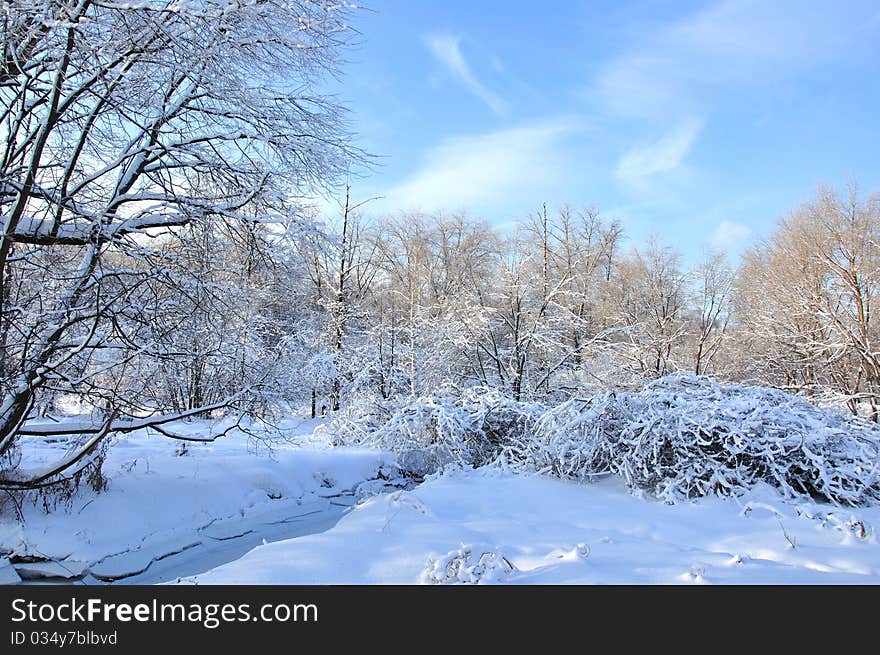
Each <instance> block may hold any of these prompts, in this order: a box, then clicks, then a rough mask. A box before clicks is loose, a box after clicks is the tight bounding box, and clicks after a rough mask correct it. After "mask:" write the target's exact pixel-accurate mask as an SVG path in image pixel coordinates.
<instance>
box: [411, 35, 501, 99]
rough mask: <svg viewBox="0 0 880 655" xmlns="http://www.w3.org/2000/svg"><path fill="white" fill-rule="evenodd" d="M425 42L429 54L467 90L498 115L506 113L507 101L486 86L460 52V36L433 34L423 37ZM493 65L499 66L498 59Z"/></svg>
mask: <svg viewBox="0 0 880 655" xmlns="http://www.w3.org/2000/svg"><path fill="white" fill-rule="evenodd" d="M425 44H426V45H427V46H428V50H430V51H431V54H432V55H434V57H435V58H436V59H437V60H438V61H440V63H442V64H443V65H444V66H445V67H446V69H447V70H448V71H449V73H450V74H451V75H452V76H453V77H454V78H455V79H456V80H457V81H458V82H459V83H461V84H462V85H463V86H464V87H465V88H466V89H467V90H468V91H470V92H471V93H472V94H473V95H475V96H476V97H477V98H479V99H480V100H482V101H483V102H484V103H485V104H486V105H487V106H488V107H489V109H491V110H492V111H493V112H495V113H496V114H498V115H499V116H503V115H504V114H506V113H507V110H508V105H507V102H506V101H505V100H504V99H503V98H501V96H499V95H498V94H496V93H495V92H493V91H491V90H490V89H489V88H487V87H486V85H484V84H483V83H482V82H480V80H479V79H477V76H476V75H475V74H474V71H473V70H472V69H471V67H470V65H469V64H468V62H467V60H466V59H465V58H464V55H463V54H462V52H461V38H460V37H457V36H451V35H448V34H433V35H429V36H426V37H425ZM493 66H494V67H495V68H496V69H498V68H499V67H501V61H500V60H499V59H497V58H496V59H495V60H493Z"/></svg>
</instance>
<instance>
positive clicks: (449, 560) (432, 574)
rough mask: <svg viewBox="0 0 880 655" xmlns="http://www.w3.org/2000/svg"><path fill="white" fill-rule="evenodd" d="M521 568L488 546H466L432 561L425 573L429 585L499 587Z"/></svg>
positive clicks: (424, 580)
mask: <svg viewBox="0 0 880 655" xmlns="http://www.w3.org/2000/svg"><path fill="white" fill-rule="evenodd" d="M516 570H517V568H516V567H515V566H514V565H513V564H512V563H511V561H510V559H509V558H508V557H507V556H506V555H505V554H504V553H503V552H501V551H498V550H497V549H493V548H490V547H488V546H466V545H462V547H461V548H457V549H456V550H453V551H450V552H449V553H447V554H446V555H444V556H442V557H439V558H437V559H430V560H428V566H427V568H426V569H425V571H424V572H423V573H422V581H423V582H425V583H427V584H497V583H499V582H504V581H505V580H506V579H507V578H508V576H510V575H511V574H512V573H514V572H515V571H516Z"/></svg>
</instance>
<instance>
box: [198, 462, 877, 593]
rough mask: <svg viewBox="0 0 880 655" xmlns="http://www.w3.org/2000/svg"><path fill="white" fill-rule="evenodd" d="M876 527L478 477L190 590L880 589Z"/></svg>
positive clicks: (770, 495)
mask: <svg viewBox="0 0 880 655" xmlns="http://www.w3.org/2000/svg"><path fill="white" fill-rule="evenodd" d="M878 519H880V511H878V508H872V509H869V510H858V511H850V510H846V509H841V508H837V507H833V506H829V505H817V504H813V503H792V502H784V501H783V500H781V499H780V498H779V496H778V495H777V494H776V492H775V491H773V490H772V489H769V488H763V489H757V490H755V491H754V492H753V493H751V494H750V495H749V496H747V497H745V498H741V499H739V500H734V499H722V498H708V499H701V500H699V501H694V502H688V503H683V504H677V505H666V504H663V503H661V502H658V501H656V500H653V499H645V498H639V497H636V496H633V495H632V494H630V493H629V492H628V491H627V490H626V489H625V487H624V485H623V484H622V483H621V482H620V481H619V480H618V479H606V480H604V481H602V482H599V483H594V484H578V483H574V482H565V481H560V480H556V479H550V478H543V477H537V476H523V475H512V474H498V473H497V472H495V471H486V470H476V471H468V472H462V473H457V474H454V475H450V476H445V477H440V478H437V479H433V480H429V481H427V482H425V483H424V484H422V485H421V486H419V487H417V488H415V489H412V490H409V491H398V492H394V493H391V494H386V495H383V496H377V497H372V498H369V499H367V500H366V501H365V502H363V503H362V504H360V505H359V506H358V507H357V508H356V509H354V511H352V512H351V513H349V514H347V515H346V516H344V517H343V518H342V519H341V520H340V521H339V522H338V523H337V524H336V525H335V526H334V527H333V528H331V529H329V530H327V531H326V532H323V533H321V534H312V535H308V536H303V537H299V538H296V539H290V540H287V541H282V542H278V543H272V544H269V545H266V546H260V547H258V548H256V549H254V550H253V551H251V552H250V553H248V554H247V555H245V556H244V557H242V558H241V559H239V560H237V561H235V562H232V563H229V564H226V565H224V566H221V567H218V568H216V569H213V570H211V571H209V572H207V573H204V574H202V575H197V576H193V577H191V578H188V579H187V580H185V581H186V582H193V583H198V584H268V583H275V584H279V583H283V584H315V583H329V584H335V583H339V584H342V583H404V584H408V583H420V582H474V581H485V582H509V583H520V584H529V583H539V584H561V583H576V584H592V583H617V584H655V583H660V584H681V583H684V584H702V583H745V584H757V583H761V584H801V583H804V584H825V583H832V584H852V583H871V584H877V583H880V547H878V543H877V539H876V535H875V533H874V530H873V528H872V524H876V522H877V520H878ZM859 521H861V523H860V522H859ZM786 535H788V536H786ZM789 539H790V540H791V542H790V541H789ZM792 543H793V544H794V547H792Z"/></svg>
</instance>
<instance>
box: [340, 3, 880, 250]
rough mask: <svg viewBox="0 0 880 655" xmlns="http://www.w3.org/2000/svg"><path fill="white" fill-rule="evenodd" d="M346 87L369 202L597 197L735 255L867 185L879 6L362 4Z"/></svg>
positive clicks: (491, 206) (490, 202)
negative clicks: (813, 203) (826, 191)
mask: <svg viewBox="0 0 880 655" xmlns="http://www.w3.org/2000/svg"><path fill="white" fill-rule="evenodd" d="M368 4H369V6H370V8H371V9H372V10H373V11H372V12H359V15H358V17H357V19H356V27H357V28H358V29H359V30H360V32H361V34H362V37H361V41H362V42H361V44H360V46H359V47H357V48H356V49H355V50H353V51H351V52H350V53H349V57H348V58H349V64H348V65H346V67H345V74H344V78H343V81H342V85H341V89H340V91H339V93H340V94H341V97H342V99H343V100H344V101H345V103H346V104H347V106H348V107H349V108H350V109H351V110H352V115H351V119H352V124H353V127H354V129H355V130H356V132H357V133H358V143H359V144H360V145H361V146H362V147H364V148H365V149H366V150H368V151H369V152H371V153H373V154H375V155H378V156H379V161H380V165H379V166H378V167H377V168H376V169H375V170H374V171H373V172H371V173H370V174H369V175H367V176H366V177H363V178H361V179H356V180H354V184H353V187H354V192H355V195H356V196H358V197H366V196H372V195H381V196H383V199H382V200H380V201H377V202H374V203H372V204H371V205H370V206H369V207H370V209H369V212H370V213H374V214H378V213H386V212H394V211H398V210H402V209H406V210H414V209H420V210H423V211H438V210H445V211H455V210H459V209H466V210H467V211H468V213H469V214H470V215H472V216H474V217H478V218H483V219H485V220H487V221H489V222H491V223H493V224H495V225H499V226H504V225H508V224H510V223H511V222H512V221H515V220H517V219H522V218H524V217H526V216H527V215H528V214H529V212H533V211H535V210H537V209H538V208H539V207H540V205H541V203H542V202H544V201H546V202H547V203H548V204H549V205H550V206H551V207H555V206H558V205H559V204H561V203H563V202H568V203H570V204H571V205H573V206H575V207H578V206H595V207H597V208H598V209H599V210H600V212H601V213H602V214H603V215H605V216H606V217H609V218H612V217H614V218H618V219H620V220H621V222H622V223H623V225H624V228H625V230H626V232H627V234H628V236H629V237H630V238H631V239H632V240H633V241H634V242H636V243H639V242H642V241H644V240H645V239H646V238H647V237H649V236H650V235H652V234H653V235H657V236H659V237H661V238H663V239H665V241H666V242H668V243H672V244H674V245H677V246H678V247H679V248H680V249H681V250H682V251H683V252H684V253H685V255H686V257H687V259H689V260H693V259H694V258H696V257H698V256H699V253H700V251H701V250H702V249H703V248H704V247H705V246H707V245H709V246H713V247H716V248H724V249H728V250H730V251H732V252H733V253H736V252H737V251H738V250H739V249H741V248H742V247H743V246H744V245H745V244H746V243H748V241H749V240H750V239H753V238H756V237H760V236H761V235H763V234H766V233H767V231H768V230H769V229H770V228H772V226H773V224H774V223H775V221H776V219H777V218H778V217H779V216H781V215H783V214H784V213H786V212H788V211H790V210H792V209H794V208H795V207H796V206H797V205H799V204H800V203H801V202H803V201H805V200H807V199H809V198H810V197H811V196H812V195H813V193H814V192H815V190H816V187H817V185H818V184H819V183H823V182H824V183H827V184H830V185H836V186H842V185H844V184H846V183H847V182H849V181H852V180H857V181H858V182H859V185H860V187H861V188H862V189H863V190H866V191H872V192H873V191H880V164H878V154H880V126H878V116H880V3H878V2H876V0H870V1H864V2H859V1H852V2H847V1H843V2H840V1H838V2H819V1H809V0H801V1H788V0H772V1H771V0H765V1H757V0H721V1H712V2H691V1H682V0H676V1H660V0H635V1H629V2H626V1H614V2H610V1H609V2H604V1H598V0H591V1H584V2H577V1H567V2H562V1H558V2H557V1H548V2H544V3H538V2H528V3H527V2H520V1H518V0H508V1H506V2H495V1H493V0H482V1H477V0H471V1H470V2H463V1H458V0H444V1H442V2H441V1H439V0H438V1H432V2H428V1H427V0H422V1H405V0H372V2H370V3H368Z"/></svg>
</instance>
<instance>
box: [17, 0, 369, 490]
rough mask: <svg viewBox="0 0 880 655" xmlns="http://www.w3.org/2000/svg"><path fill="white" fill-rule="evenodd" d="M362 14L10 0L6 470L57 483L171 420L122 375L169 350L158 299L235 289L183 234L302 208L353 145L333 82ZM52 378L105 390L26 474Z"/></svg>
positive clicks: (59, 390) (296, 2) (239, 3)
mask: <svg viewBox="0 0 880 655" xmlns="http://www.w3.org/2000/svg"><path fill="white" fill-rule="evenodd" d="M348 13H349V9H348V7H347V6H346V5H345V4H339V3H335V2H330V1H329V0H282V1H279V2H262V1H259V0H211V1H208V0H194V1H192V2H178V1H177V0H174V1H171V0H141V1H137V2H130V1H128V0H126V1H125V2H123V1H121V0H102V1H101V2H96V1H94V0H46V1H44V2H31V1H30V0H7V1H5V2H4V3H3V14H2V17H0V20H2V21H3V32H2V37H0V38H2V57H3V60H2V68H0V212H2V231H0V276H2V277H0V282H2V294H0V303H2V306H0V321H2V322H0V339H2V356H0V391H2V400H0V458H3V459H2V461H4V462H6V466H5V468H4V469H3V472H2V475H0V478H2V485H3V486H5V487H22V486H24V487H26V486H34V485H39V484H43V483H44V482H45V481H48V480H51V479H53V478H54V477H55V476H57V475H58V474H62V473H63V472H65V471H70V470H72V469H74V468H76V466H77V462H83V461H86V460H87V458H88V456H89V454H90V453H92V452H93V451H94V449H95V448H96V446H97V445H98V444H99V443H100V442H101V441H102V440H103V439H104V437H105V436H106V435H107V434H109V433H113V432H118V431H124V430H128V429H132V428H134V427H137V426H140V425H145V424H151V423H154V424H158V423H159V422H162V421H165V420H168V418H169V416H168V415H167V414H165V413H164V411H165V410H167V409H169V408H164V407H162V408H160V407H154V408H148V407H147V403H145V400H144V397H143V396H142V395H141V394H140V393H138V389H136V388H133V387H132V386H131V385H115V386H110V385H108V384H107V383H106V382H107V379H108V375H109V376H110V378H114V379H117V380H118V379H119V376H118V375H116V374H117V373H118V372H119V371H120V370H121V369H122V368H123V367H134V366H138V367H142V366H144V365H145V364H144V362H145V360H146V359H148V358H149V357H151V356H152V355H153V354H155V353H156V352H157V350H159V351H161V349H162V348H163V347H162V346H160V343H161V342H162V340H161V339H159V338H157V334H156V327H157V326H155V325H147V324H146V321H145V320H143V319H144V315H145V314H146V315H148V314H149V303H150V302H155V303H157V304H156V305H154V306H153V308H154V309H157V310H158V309H160V310H161V311H162V312H165V311H168V312H171V313H172V314H173V313H174V312H175V311H177V312H179V311H180V307H181V305H177V304H176V303H177V302H178V301H180V302H182V303H183V305H182V306H183V307H186V306H187V304H189V305H190V306H193V307H196V306H197V307H198V308H199V311H201V312H213V311H223V309H224V308H223V307H222V306H218V305H216V304H213V305H212V302H209V300H208V298H209V297H213V298H214V299H216V298H218V297H219V296H218V294H216V293H214V291H216V290H217V288H216V287H215V286H214V284H215V282H214V281H213V280H212V279H211V275H209V274H208V272H207V271H203V273H204V276H202V277H200V276H199V275H196V274H193V272H192V270H190V269H189V268H188V267H187V266H184V265H182V260H181V257H182V256H183V255H182V253H184V252H186V251H187V248H195V249H196V252H199V247H200V246H198V244H197V243H196V242H197V240H199V239H204V240H205V241H204V242H203V244H204V245H205V247H208V248H210V247H211V244H218V243H220V240H217V239H214V238H213V236H212V235H213V234H215V233H217V232H220V231H223V230H224V229H226V228H227V227H228V226H230V225H233V224H236V223H240V222H244V223H268V222H279V223H284V222H289V221H291V220H295V206H294V205H293V204H292V203H291V202H290V199H291V198H293V197H295V196H296V195H298V194H302V193H304V192H309V191H311V190H312V189H314V188H315V187H316V186H317V185H320V184H323V183H325V182H326V181H328V180H332V179H334V178H335V177H336V176H338V175H340V174H341V173H343V172H344V171H345V170H346V169H347V167H348V166H349V165H350V162H351V160H352V157H357V153H355V152H353V151H352V150H351V148H350V147H349V146H348V140H347V136H346V132H345V129H344V125H343V122H342V120H341V114H340V108H339V107H338V106H337V105H335V104H334V102H333V101H332V100H329V99H328V97H327V96H324V95H322V94H321V92H320V90H319V88H320V86H319V85H320V83H321V82H322V80H323V79H324V78H325V77H326V76H327V75H328V74H333V73H335V72H336V70H337V68H338V65H339V54H340V49H341V48H342V47H343V46H344V45H345V43H346V39H347V34H348V25H347V19H348ZM175 241H176V242H178V243H179V244H180V247H173V243H174V242H175ZM199 256H200V257H201V256H205V257H206V259H205V260H204V262H205V263H206V265H208V264H209V263H210V260H211V257H212V255H211V254H207V255H205V253H200V254H199ZM211 265H212V264H211ZM160 290H161V291H160ZM206 290H209V292H208V293H207V294H205V293H203V292H205V291H206ZM229 301H231V299H229V298H228V297H227V302H229ZM205 315H206V314H203V316H205ZM167 327H168V329H169V330H170V331H172V332H173V329H174V325H173V321H171V322H170V323H169V324H168V326H167ZM190 327H191V328H192V329H193V330H194V332H193V333H192V334H193V336H194V338H196V339H199V336H198V335H199V334H200V332H199V330H200V329H201V328H199V327H198V326H195V325H193V324H192V322H191V321H190ZM170 333H171V332H169V334H170ZM200 344H201V345H208V346H209V347H210V348H215V349H216V348H217V347H218V346H217V344H216V343H215V344H214V345H210V344H204V343H203V342H200ZM235 347H237V346H235ZM220 351H221V352H223V353H224V357H225V356H226V354H228V351H223V349H222V348H221V349H220ZM190 354H192V352H188V353H187V356H189V355H190ZM191 372H192V371H191ZM136 374H137V375H140V374H141V371H137V372H136ZM228 391H232V389H229V390H228ZM243 391H244V389H241V388H239V389H238V390H235V391H234V392H233V393H231V394H217V395H216V396H212V397H213V398H216V401H214V402H207V404H205V405H202V406H199V407H190V408H189V409H186V410H184V411H177V412H172V416H173V417H180V416H185V415H188V414H190V413H198V412H204V411H207V410H210V409H212V408H216V407H219V406H223V405H227V404H228V403H230V402H233V401H234V400H235V399H237V398H239V397H240V396H241V394H242V393H243ZM52 394H73V395H75V396H78V397H81V398H85V399H87V400H95V399H96V398H98V399H100V405H101V407H100V409H101V415H100V416H99V417H96V419H97V420H95V421H90V422H88V423H84V424H83V425H81V426H79V427H78V428H76V429H74V428H75V426H70V425H68V426H66V431H67V432H68V433H70V432H71V431H73V432H78V433H79V435H80V437H82V438H81V439H79V440H78V441H77V444H78V445H77V446H76V447H75V448H73V449H72V450H71V453H70V455H69V456H68V457H66V458H65V459H64V460H63V461H61V462H58V463H57V464H56V465H50V466H48V467H46V468H45V470H42V471H38V472H26V471H22V470H17V468H16V466H15V461H16V459H15V457H14V451H15V449H16V447H17V445H18V443H19V436H20V435H21V434H22V430H23V426H24V424H25V421H27V419H28V417H29V416H31V415H32V413H33V412H34V410H35V408H36V407H37V406H38V405H40V403H41V402H43V399H44V398H47V397H49V396H51V395H52ZM221 395H223V396H224V397H220V396H221ZM188 400H189V401H192V402H189V401H188V403H187V404H189V405H197V404H198V402H196V401H197V400H198V399H197V398H191V399H188ZM30 429H31V431H33V430H35V429H37V428H30Z"/></svg>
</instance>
